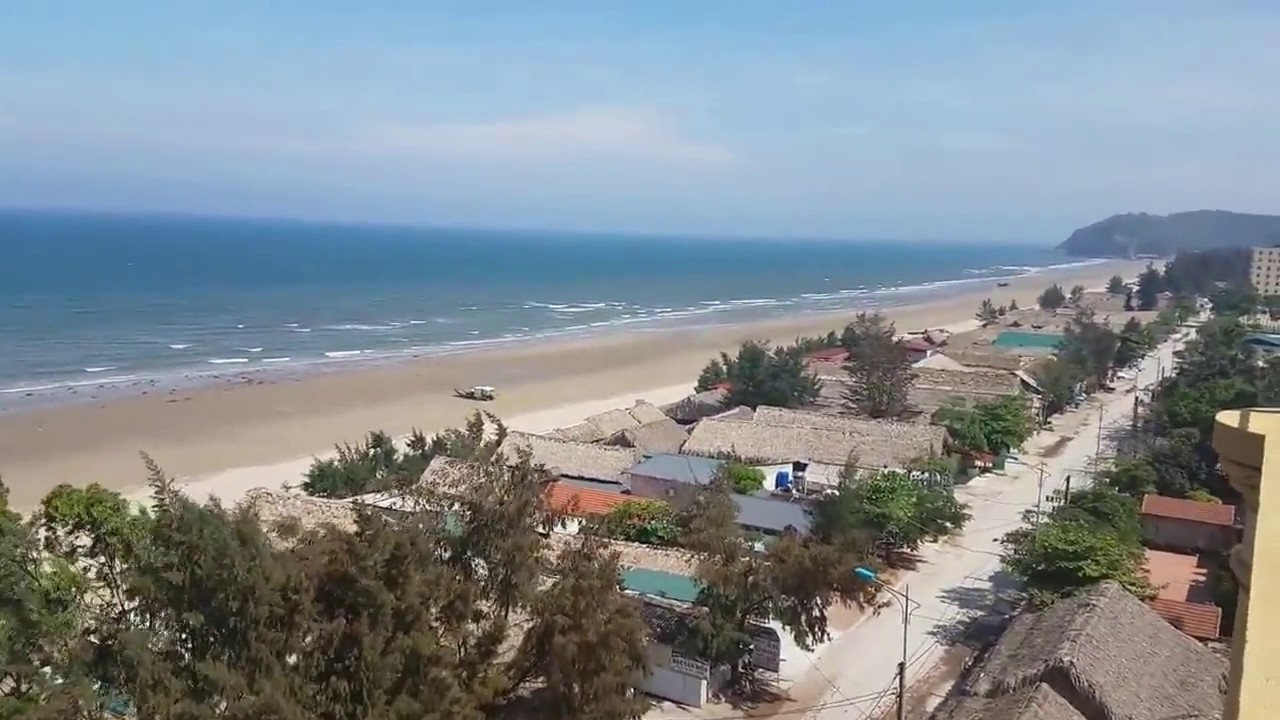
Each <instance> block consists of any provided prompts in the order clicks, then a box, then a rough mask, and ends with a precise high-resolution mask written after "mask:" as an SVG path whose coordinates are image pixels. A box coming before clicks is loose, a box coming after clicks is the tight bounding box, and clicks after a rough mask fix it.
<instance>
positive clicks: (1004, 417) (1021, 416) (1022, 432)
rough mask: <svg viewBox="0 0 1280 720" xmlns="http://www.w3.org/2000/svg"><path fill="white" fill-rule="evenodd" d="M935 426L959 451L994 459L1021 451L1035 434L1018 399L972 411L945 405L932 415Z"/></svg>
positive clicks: (1009, 398)
mask: <svg viewBox="0 0 1280 720" xmlns="http://www.w3.org/2000/svg"><path fill="white" fill-rule="evenodd" d="M934 422H936V423H939V424H941V425H943V426H945V427H946V428H947V430H948V432H949V433H950V435H951V439H952V441H953V442H955V443H956V445H957V446H959V447H960V448H962V449H964V450H967V451H969V452H989V453H993V454H996V455H1002V454H1005V453H1008V452H1009V451H1010V450H1013V449H1014V448H1018V447H1021V446H1022V443H1024V442H1026V441H1027V438H1029V437H1031V433H1032V432H1034V431H1035V424H1034V422H1033V420H1032V418H1031V412H1030V410H1029V408H1028V407H1027V403H1026V399H1025V398H1024V397H1022V396H1021V395H1010V396H1007V397H1002V398H1000V399H998V400H990V401H987V402H980V403H978V404H976V405H974V406H973V407H972V408H966V407H962V406H956V405H946V406H943V407H941V408H939V409H938V411H937V412H936V413H934Z"/></svg>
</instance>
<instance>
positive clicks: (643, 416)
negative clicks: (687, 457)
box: [547, 400, 667, 442]
mask: <svg viewBox="0 0 1280 720" xmlns="http://www.w3.org/2000/svg"><path fill="white" fill-rule="evenodd" d="M665 419H667V415H666V414H665V413H664V412H662V411H661V410H659V409H658V407H657V406H656V405H653V404H652V403H648V402H645V401H644V400H637V401H636V403H635V405H632V406H631V407H629V408H614V409H613V410H605V411H604V412H601V413H596V414H595V415H591V416H589V417H587V418H586V419H585V420H583V421H582V422H580V423H577V424H574V425H569V426H567V427H562V428H557V429H555V430H552V431H551V432H549V433H547V435H548V436H549V437H553V438H555V439H557V440H568V441H570V442H600V441H602V440H606V439H608V438H610V437H613V436H614V435H617V434H618V433H620V432H622V431H623V430H627V429H630V428H638V427H640V426H641V425H647V424H649V423H653V422H658V421H660V420H665Z"/></svg>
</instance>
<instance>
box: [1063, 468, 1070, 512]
mask: <svg viewBox="0 0 1280 720" xmlns="http://www.w3.org/2000/svg"><path fill="white" fill-rule="evenodd" d="M1070 502H1071V476H1070V475H1068V476H1067V482H1066V485H1065V486H1063V488H1062V504H1063V505H1066V504H1068V503H1070Z"/></svg>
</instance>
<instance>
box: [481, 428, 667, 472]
mask: <svg viewBox="0 0 1280 720" xmlns="http://www.w3.org/2000/svg"><path fill="white" fill-rule="evenodd" d="M521 449H524V450H528V451H529V452H530V453H531V454H532V456H533V461H534V462H535V463H538V464H539V465H544V466H546V468H547V469H548V470H550V471H552V472H554V473H555V474H557V475H560V476H562V477H569V478H582V479H584V480H597V481H600V482H612V483H621V482H623V478H622V473H623V471H624V470H626V469H627V468H629V467H631V466H632V465H635V464H636V463H638V462H640V460H641V458H642V453H641V452H640V451H639V450H636V449H634V448H620V447H611V446H608V445H594V444H590V443H583V442H569V441H565V440H556V439H555V438H549V437H544V436H542V435H534V434H532V433H524V432H518V431H511V432H510V433H508V435H507V439H506V440H505V441H504V442H503V443H502V447H501V448H500V449H499V452H501V453H503V454H504V455H506V456H507V458H514V457H515V456H516V454H517V453H518V452H519V451H520V450H521Z"/></svg>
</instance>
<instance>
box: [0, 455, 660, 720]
mask: <svg viewBox="0 0 1280 720" xmlns="http://www.w3.org/2000/svg"><path fill="white" fill-rule="evenodd" d="M468 437H469V434H468V431H466V430H460V431H457V432H455V433H449V434H447V438H451V440H452V441H458V444H454V445H452V447H453V449H455V450H458V449H461V448H462V447H463V446H464V445H465V446H466V447H468V448H470V452H471V455H470V456H469V457H467V458H466V460H467V464H466V465H465V467H466V468H467V471H469V472H474V473H475V476H474V477H473V478H471V480H472V482H469V483H466V484H465V487H464V489H463V490H462V491H461V494H460V495H459V496H456V497H455V496H450V497H449V498H448V499H447V502H445V501H444V499H443V497H442V496H440V497H437V496H433V495H431V494H430V491H429V490H423V491H422V495H421V496H420V497H418V498H417V499H420V500H422V502H421V503H420V504H418V505H416V506H414V505H412V504H411V505H410V507H411V508H413V509H410V510H407V511H406V512H405V513H403V514H402V515H398V516H397V517H396V518H395V519H392V518H388V517H385V516H383V515H382V514H380V513H378V514H375V513H364V512H355V521H354V526H355V527H354V528H351V527H335V526H332V525H328V526H322V527H318V528H312V529H309V530H302V529H299V528H297V527H296V523H295V524H294V525H295V527H293V528H287V527H285V526H284V525H277V526H275V527H273V528H267V527H264V525H263V523H262V521H261V520H260V519H259V518H258V517H257V516H256V515H254V514H253V513H252V512H251V511H250V510H248V509H237V510H228V509H225V508H223V507H222V506H221V505H219V504H218V503H217V502H216V501H209V502H207V503H205V504H197V503H194V502H192V501H191V500H189V499H187V498H185V497H184V496H182V495H181V494H180V493H178V492H176V491H175V490H174V489H173V485H172V482H171V481H170V480H169V479H168V478H167V477H165V476H164V474H163V473H162V472H160V470H159V469H158V468H157V467H156V466H155V465H154V463H151V462H150V461H149V460H147V467H148V469H149V470H150V472H151V482H152V488H153V504H152V507H151V510H150V511H149V512H146V513H143V512H141V511H138V510H135V509H134V508H133V507H132V506H131V505H130V504H129V503H127V502H125V501H124V500H123V499H122V498H121V497H120V496H119V495H117V494H115V493H112V492H110V491H107V490H104V489H103V488H101V487H97V486H89V487H86V488H74V487H70V486H60V487H58V488H56V489H55V490H54V491H53V492H51V493H50V494H49V495H48V496H47V497H46V498H45V500H44V502H43V504H42V505H41V507H40V509H39V511H37V513H36V514H35V515H34V516H33V517H32V518H31V520H29V521H25V522H24V521H23V520H22V518H20V517H19V516H18V515H17V514H15V513H13V512H10V511H9V509H8V505H7V498H8V493H7V490H6V489H4V487H3V485H0V672H2V673H3V683H0V716H3V717H22V718H32V719H40V720H43V719H44V718H48V720H63V719H74V720H90V719H91V718H92V719H93V720H100V718H102V717H103V705H104V703H105V697H106V696H107V695H108V694H109V695H111V696H119V697H123V698H127V704H129V705H132V706H133V709H134V710H135V711H136V716H138V717H166V718H170V717H171V718H183V719H184V720H215V719H221V718H228V717H232V718H272V719H274V720H317V719H319V720H338V719H339V718H351V717H361V718H395V717H413V718H423V719H425V720H476V719H477V718H484V717H507V716H511V714H512V712H513V710H514V709H516V708H519V713H520V715H521V716H523V717H557V718H579V719H581V720H588V719H589V718H616V719H617V720H623V719H630V718H636V717H639V715H640V713H641V712H642V711H643V709H644V704H645V703H643V702H640V701H638V699H637V696H636V694H635V693H634V692H633V690H632V686H633V682H634V680H635V678H636V676H637V674H638V673H640V672H642V671H643V670H644V642H643V637H644V632H645V631H644V628H643V626H642V625H641V624H640V623H639V621H638V618H637V615H636V613H635V609H634V607H635V606H634V604H633V601H632V600H631V599H630V598H628V597H625V596H623V595H622V594H621V593H620V592H619V590H618V568H617V559H616V558H615V557H612V556H610V555H608V554H607V553H604V552H603V550H602V548H601V547H600V545H599V543H598V542H596V541H594V540H592V539H591V538H590V537H585V536H584V538H583V539H582V543H581V544H580V545H578V546H576V547H574V548H570V549H569V550H568V551H566V552H564V553H561V554H560V555H559V558H558V560H557V561H556V563H555V565H554V566H553V567H551V568H550V570H551V574H552V575H554V577H555V579H554V581H553V582H551V583H550V585H549V586H548V585H546V584H545V578H546V576H547V571H548V569H549V568H548V567H547V566H545V565H544V562H545V561H546V559H547V558H548V556H549V555H550V554H551V553H549V552H548V551H549V548H548V546H547V544H546V541H545V540H544V539H543V532H544V531H545V528H546V527H548V526H549V523H550V522H551V521H553V520H554V519H555V518H554V517H553V515H552V514H551V512H550V510H549V509H548V508H547V507H546V503H545V484H546V480H547V473H546V471H545V469H543V468H541V467H539V466H536V465H534V464H533V463H531V462H530V461H529V458H528V457H527V456H522V457H518V458H514V459H512V458H502V457H497V456H495V455H493V454H492V453H489V452H488V450H489V446H488V442H487V441H486V442H472V440H475V438H474V437H472V438H471V439H470V440H466V439H467V438H468ZM464 440H466V442H462V441H464ZM449 442H450V441H449V440H446V444H448V443H449ZM414 443H416V444H417V446H418V450H416V451H415V450H411V452H422V451H425V450H426V449H427V446H428V445H430V443H428V442H427V441H426V438H424V437H423V438H419V439H418V440H415V441H414ZM388 464H390V463H388ZM415 497H417V496H415ZM267 509H270V508H267ZM517 612H518V613H519V614H520V616H521V617H522V618H527V619H528V620H529V623H528V624H527V625H525V624H521V625H519V626H515V625H514V624H513V623H512V622H511V621H510V618H511V616H512V615H514V614H515V613H517ZM513 634H514V635H515V637H516V639H517V640H518V641H519V642H518V643H517V644H518V647H516V648H515V652H514V653H512V652H511V649H512V645H511V643H509V642H508V639H509V638H511V637H512V635H513ZM107 688H116V689H118V691H108V690H106V689H107ZM530 712H531V713H532V714H529V713H530Z"/></svg>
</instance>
